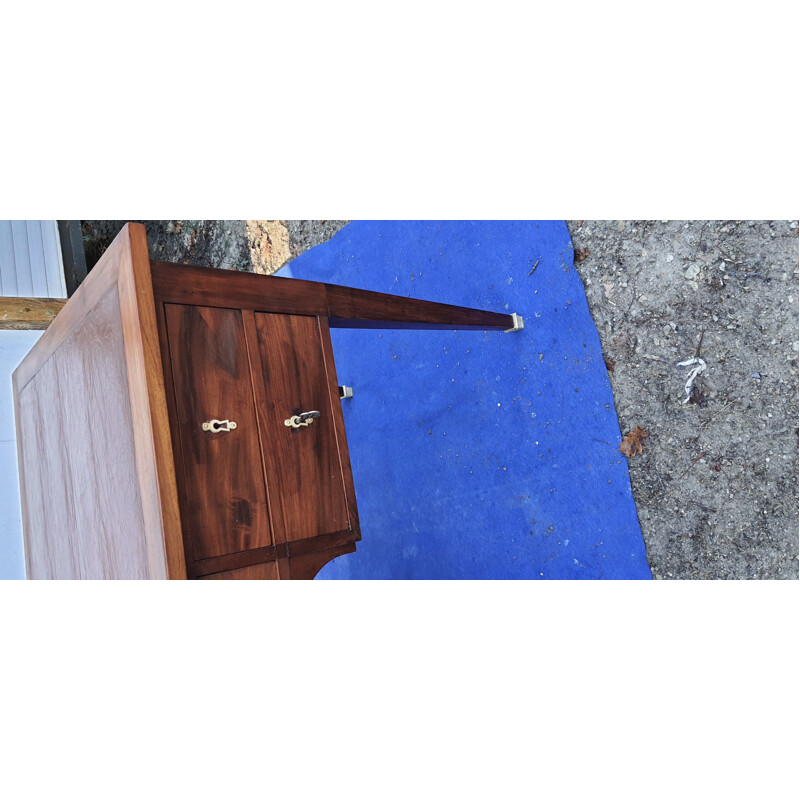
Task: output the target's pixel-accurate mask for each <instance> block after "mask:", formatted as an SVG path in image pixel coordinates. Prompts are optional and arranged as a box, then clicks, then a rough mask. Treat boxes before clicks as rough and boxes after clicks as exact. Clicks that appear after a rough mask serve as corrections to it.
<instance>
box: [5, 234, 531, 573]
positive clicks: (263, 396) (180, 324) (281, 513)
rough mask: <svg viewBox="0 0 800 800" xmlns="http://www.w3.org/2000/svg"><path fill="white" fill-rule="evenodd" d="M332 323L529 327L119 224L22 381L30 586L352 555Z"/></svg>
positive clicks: (259, 569) (279, 566)
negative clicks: (231, 256) (243, 261)
mask: <svg viewBox="0 0 800 800" xmlns="http://www.w3.org/2000/svg"><path fill="white" fill-rule="evenodd" d="M332 327H361V328H473V329H496V330H501V331H502V330H518V329H519V328H521V327H522V320H521V319H520V318H519V317H517V315H516V314H514V315H507V314H496V313H493V312H489V311H479V310H475V309H470V308H462V307H458V306H449V305H442V304H439V303H430V302H425V301H421V300H411V299H406V298H402V297H393V296H391V295H385V294H379V293H376V292H367V291H362V290H358V289H351V288H347V287H344V286H333V285H330V284H323V283H314V282H310V281H301V280H293V279H286V278H279V277H270V276H263V275H254V274H249V273H239V272H231V271H227V270H215V269H207V268H200V267H189V266H182V265H178V264H166V263H162V262H158V261H151V260H150V258H149V256H148V251H147V240H146V236H145V230H144V226H142V225H137V224H133V223H130V224H128V225H126V226H125V227H124V228H123V230H122V231H121V232H120V234H119V235H118V236H117V238H116V239H115V240H114V242H113V243H112V244H111V246H110V247H109V249H108V250H107V251H106V253H105V254H104V255H103V257H102V258H101V260H100V261H99V262H98V264H97V265H96V266H95V268H94V269H93V270H92V271H91V272H90V274H89V276H88V277H87V278H86V280H85V281H84V283H83V284H82V285H81V286H80V288H79V289H78V290H77V291H76V293H75V294H74V295H73V297H72V298H70V300H69V301H68V302H67V303H66V305H65V306H64V308H63V310H62V311H61V312H60V313H59V314H58V316H57V317H56V318H55V320H54V321H53V323H52V324H51V325H50V327H49V328H48V329H47V330H46V331H45V333H44V334H43V335H42V337H41V339H40V340H39V341H38V342H37V344H36V346H35V347H34V348H33V349H32V350H31V352H30V353H29V354H28V356H27V357H26V358H25V359H24V360H23V362H22V363H21V364H20V365H19V367H18V368H17V370H16V371H15V372H14V376H13V384H14V402H15V410H16V425H17V442H18V452H19V466H20V483H21V494H22V517H23V528H24V536H25V560H26V568H27V574H28V577H29V578H151V579H152V578H239V579H242V578H244V579H250V578H252V579H272V578H313V577H314V576H315V575H316V573H317V572H318V571H319V569H320V568H321V567H322V566H323V565H324V564H326V563H327V562H328V561H330V560H331V559H332V558H335V557H337V556H340V555H342V554H344V553H351V552H353V551H354V550H355V547H356V544H355V543H356V542H357V541H358V540H359V539H360V538H361V533H360V529H359V524H358V514H357V510H356V496H355V490H354V487H353V476H352V472H351V469H350V458H349V456H348V451H347V439H346V436H345V429H344V419H343V416H342V409H341V402H342V401H341V400H340V397H339V387H338V381H337V378H336V369H335V366H334V361H333V348H332V345H331V337H330V332H329V329H330V328H332ZM311 412H315V413H313V414H312V413H311Z"/></svg>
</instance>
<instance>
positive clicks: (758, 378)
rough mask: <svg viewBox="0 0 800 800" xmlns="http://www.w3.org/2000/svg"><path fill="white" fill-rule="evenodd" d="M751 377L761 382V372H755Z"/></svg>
mask: <svg viewBox="0 0 800 800" xmlns="http://www.w3.org/2000/svg"><path fill="white" fill-rule="evenodd" d="M750 377H751V378H755V379H756V380H757V381H760V380H761V373H760V372H753V373H752V374H751V375H750Z"/></svg>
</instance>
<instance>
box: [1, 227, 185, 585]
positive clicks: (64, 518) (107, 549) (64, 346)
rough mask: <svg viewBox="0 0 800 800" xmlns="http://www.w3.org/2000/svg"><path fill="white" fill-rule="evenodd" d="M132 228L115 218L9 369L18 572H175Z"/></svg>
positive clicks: (145, 280) (167, 470) (160, 408)
mask: <svg viewBox="0 0 800 800" xmlns="http://www.w3.org/2000/svg"><path fill="white" fill-rule="evenodd" d="M149 269H150V262H149V258H148V256H147V243H146V240H145V239H144V228H143V226H141V225H138V226H137V225H126V226H125V228H123V230H122V231H121V232H120V234H119V235H118V236H117V238H116V239H115V240H114V242H113V243H112V244H111V246H110V247H109V249H108V250H107V251H106V253H105V254H104V255H103V257H102V258H101V259H100V261H99V262H98V264H97V266H96V267H95V269H93V270H92V272H91V274H90V275H89V276H88V277H87V279H86V280H85V281H84V283H83V284H82V285H81V286H80V287H79V288H78V290H77V291H76V293H75V295H73V297H72V298H71V299H70V300H69V301H68V302H67V304H66V305H65V306H64V309H63V310H62V311H61V312H60V313H59V314H58V316H57V317H56V318H55V320H53V322H52V324H51V325H50V326H49V327H48V329H47V330H46V331H45V332H44V333H43V334H42V337H41V338H40V339H39V341H38V342H37V343H36V344H35V345H34V347H33V349H32V350H31V352H30V353H29V354H28V356H26V358H25V359H24V360H23V362H22V363H21V364H20V366H19V367H18V368H17V369H16V370H15V372H14V375H13V388H14V397H15V408H16V411H17V416H16V425H17V450H18V455H19V465H20V479H21V481H20V482H21V491H22V518H23V531H24V540H25V558H26V566H27V572H28V576H29V577H33V578H36V577H49V578H140V577H147V578H166V577H185V575H186V567H185V558H184V555H183V542H182V536H181V530H180V517H179V513H178V503H177V494H176V491H175V475H174V468H173V466H172V465H173V459H172V447H171V443H170V441H169V428H168V426H165V425H164V422H165V420H166V404H165V398H164V385H163V374H162V368H161V360H160V355H159V351H158V334H157V330H156V328H155V307H154V303H153V299H152V288H150V291H149V292H148V288H149V287H151V284H150V278H149Z"/></svg>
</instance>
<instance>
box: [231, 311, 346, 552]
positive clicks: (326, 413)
mask: <svg viewBox="0 0 800 800" xmlns="http://www.w3.org/2000/svg"><path fill="white" fill-rule="evenodd" d="M249 320H251V318H250V317H247V316H245V324H247V323H248V321H249ZM253 321H254V324H255V331H256V336H255V340H256V343H257V348H258V349H257V352H255V353H251V362H252V364H253V385H254V388H255V391H256V405H257V407H258V413H259V426H260V428H261V431H262V440H263V442H264V448H263V451H262V454H263V457H264V464H265V469H266V474H267V486H268V487H269V498H270V507H271V510H272V514H273V519H274V521H275V526H276V530H279V529H281V528H282V530H283V537H285V538H283V537H281V536H278V537H277V541H281V540H282V539H283V540H284V541H287V542H293V541H297V540H299V539H307V538H311V537H314V536H319V535H321V534H325V533H333V532H334V531H341V530H343V529H347V528H350V522H349V517H348V513H347V512H348V509H347V501H346V499H345V494H344V486H343V483H342V474H341V466H340V463H339V452H338V447H337V442H336V424H335V419H336V415H339V416H341V413H342V410H341V406H340V404H339V403H338V401H337V404H336V405H335V406H332V405H331V403H330V394H331V391H332V390H333V388H335V383H334V384H332V385H331V384H330V381H331V378H330V377H329V376H328V375H327V374H326V372H325V359H324V357H323V353H322V345H321V342H320V335H319V329H318V327H317V320H316V318H315V317H307V316H300V315H290V314H265V313H261V312H257V313H255V315H254V318H253ZM251 340H252V339H251ZM334 380H335V379H334ZM305 411H319V412H320V414H321V416H320V417H319V418H317V419H315V420H314V422H313V423H312V424H310V425H308V426H306V427H301V428H292V427H287V426H286V425H285V420H286V419H288V418H290V417H292V416H293V415H295V414H301V413H303V412H305Z"/></svg>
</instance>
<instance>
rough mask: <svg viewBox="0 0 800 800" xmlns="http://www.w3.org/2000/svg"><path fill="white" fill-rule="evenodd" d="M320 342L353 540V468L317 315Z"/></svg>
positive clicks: (326, 339) (327, 340) (329, 348)
mask: <svg viewBox="0 0 800 800" xmlns="http://www.w3.org/2000/svg"><path fill="white" fill-rule="evenodd" d="M317 327H318V329H319V338H320V344H321V345H322V358H323V362H324V366H325V375H326V380H327V385H328V401H329V403H330V408H331V414H332V419H333V425H334V430H335V432H336V445H337V448H338V455H339V470H340V473H341V476H342V484H343V486H344V496H345V499H346V501H347V513H348V517H349V519H350V528H351V530H352V531H353V532H354V533H355V537H354V538H353V541H359V540H360V539H361V525H360V523H359V521H358V507H357V505H356V489H355V484H354V483H353V469H352V467H351V466H350V451H349V449H348V446H347V432H346V430H345V427H344V414H343V413H342V400H341V398H340V397H339V379H338V378H337V377H336V363H335V361H334V356H333V342H332V341H331V332H330V328H329V327H328V320H327V318H326V317H317Z"/></svg>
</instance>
